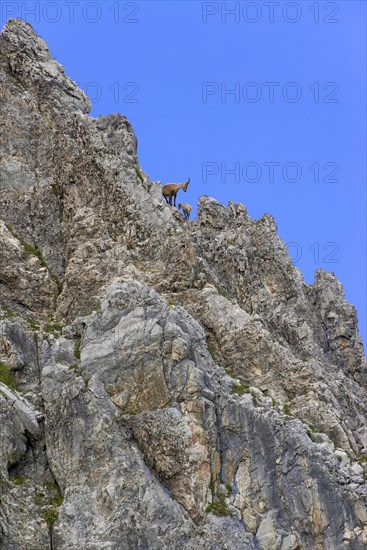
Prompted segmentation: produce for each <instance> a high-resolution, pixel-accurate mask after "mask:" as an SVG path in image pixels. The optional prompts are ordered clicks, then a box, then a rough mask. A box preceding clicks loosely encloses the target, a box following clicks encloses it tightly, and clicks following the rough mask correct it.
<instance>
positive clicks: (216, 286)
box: [213, 283, 229, 300]
mask: <svg viewBox="0 0 367 550" xmlns="http://www.w3.org/2000/svg"><path fill="white" fill-rule="evenodd" d="M213 286H214V287H215V288H216V290H217V292H218V294H220V295H221V296H223V297H224V298H226V299H227V300H229V295H228V293H227V292H226V291H225V290H224V289H223V288H222V287H220V286H219V285H216V284H215V283H213Z"/></svg>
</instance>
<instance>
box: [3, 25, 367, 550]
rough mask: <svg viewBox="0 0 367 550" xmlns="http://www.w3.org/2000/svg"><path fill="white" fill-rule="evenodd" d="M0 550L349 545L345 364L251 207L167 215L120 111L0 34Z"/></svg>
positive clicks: (359, 514)
mask: <svg viewBox="0 0 367 550" xmlns="http://www.w3.org/2000/svg"><path fill="white" fill-rule="evenodd" d="M0 100H1V101H0V115H1V120H2V128H1V133H2V135H1V138H2V139H1V140H0V242H1V259H2V261H1V263H0V417H1V418H0V421H1V422H0V426H1V427H0V430H1V432H0V435H1V448H0V476H1V478H0V497H1V500H0V546H1V548H4V549H5V550H23V549H24V548H27V549H29V550H40V549H42V550H43V549H45V550H48V549H50V550H51V549H52V548H53V549H57V550H77V549H78V550H79V549H80V548H83V549H86V550H97V549H100V548H109V549H111V550H112V549H116V550H124V549H126V550H132V549H147V550H155V549H157V550H158V549H159V550H164V549H167V550H172V549H180V548H182V547H184V548H187V549H189V550H200V549H202V550H204V549H205V550H209V549H210V550H214V549H228V550H237V549H238V550H243V549H246V550H247V549H248V550H255V548H261V549H264V550H270V549H272V548H274V550H278V549H281V550H299V549H300V548H302V549H305V550H314V549H318V550H321V549H324V548H327V549H334V548H340V549H341V548H349V549H351V550H362V548H364V547H365V545H366V540H367V534H366V533H367V514H366V508H365V502H366V488H365V476H366V456H367V428H366V426H367V422H366V419H367V400H366V361H365V358H364V354H363V347H362V342H361V339H360V337H359V334H358V325H357V315H356V311H355V309H354V308H353V307H352V306H351V305H350V304H348V303H347V302H346V301H345V299H344V294H343V288H342V285H341V283H340V282H339V281H337V279H336V278H335V276H334V275H333V274H332V273H325V272H324V271H318V272H317V273H316V276H315V282H314V284H312V285H308V284H306V283H305V282H304V280H303V278H302V275H301V274H300V272H299V270H298V269H297V268H295V267H294V266H293V265H292V262H291V259H290V257H289V254H288V251H287V248H286V246H285V244H284V243H283V242H282V241H281V239H280V238H279V236H278V235H277V227H276V221H275V220H274V218H273V217H272V216H271V215H270V214H264V216H263V217H262V218H261V219H260V220H252V219H251V218H250V217H249V216H248V214H247V211H246V208H245V207H244V206H243V205H241V204H237V203H234V202H230V203H229V205H228V206H227V207H225V206H224V205H222V204H220V203H219V202H218V201H216V200H214V199H213V198H210V197H207V196H204V197H201V198H200V199H199V203H198V204H199V209H198V216H197V218H196V219H195V220H194V221H192V222H185V221H184V220H183V218H182V216H181V215H180V214H179V212H178V211H177V210H176V209H175V208H174V207H171V206H169V205H167V204H166V203H165V201H164V200H163V199H162V196H161V184H160V182H152V181H150V179H149V176H148V175H147V174H145V173H144V171H143V170H142V168H141V167H140V165H139V162H138V157H137V139H136V137H135V134H134V132H133V129H132V127H131V125H130V123H129V122H128V120H127V119H126V117H124V116H123V115H121V114H113V115H109V116H102V117H99V118H98V119H94V118H92V117H90V116H89V115H88V112H89V110H90V103H89V100H88V99H87V98H86V96H85V95H84V93H83V92H82V91H81V90H79V89H78V87H77V86H76V84H75V83H74V82H72V81H71V80H70V79H69V78H68V77H67V75H65V72H64V70H63V68H62V67H61V65H59V64H58V63H57V62H56V61H55V60H54V59H53V58H52V56H51V54H50V52H49V50H48V47H47V45H46V44H45V42H44V41H43V40H42V39H41V38H40V37H38V36H37V34H36V33H35V32H34V31H33V29H32V27H31V26H30V25H29V24H28V23H25V22H23V21H21V20H10V21H9V22H8V23H7V25H6V26H5V28H4V30H3V32H2V34H1V35H0Z"/></svg>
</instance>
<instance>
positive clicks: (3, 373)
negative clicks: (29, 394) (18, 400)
mask: <svg viewBox="0 0 367 550" xmlns="http://www.w3.org/2000/svg"><path fill="white" fill-rule="evenodd" d="M0 382H2V383H3V384H5V386H8V388H10V389H11V390H16V389H17V379H16V377H15V376H14V374H13V373H12V372H11V371H10V369H9V367H7V366H6V365H5V364H4V363H1V362H0Z"/></svg>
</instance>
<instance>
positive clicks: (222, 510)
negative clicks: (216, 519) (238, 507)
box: [206, 501, 230, 516]
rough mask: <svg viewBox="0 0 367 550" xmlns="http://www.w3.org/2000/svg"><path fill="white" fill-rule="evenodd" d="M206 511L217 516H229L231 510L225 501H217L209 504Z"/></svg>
mask: <svg viewBox="0 0 367 550" xmlns="http://www.w3.org/2000/svg"><path fill="white" fill-rule="evenodd" d="M206 512H207V513H208V514H209V513H212V514H215V515H216V516H229V515H230V511H229V509H228V506H227V505H226V504H225V503H224V502H219V501H215V502H212V503H211V504H209V506H207V508H206Z"/></svg>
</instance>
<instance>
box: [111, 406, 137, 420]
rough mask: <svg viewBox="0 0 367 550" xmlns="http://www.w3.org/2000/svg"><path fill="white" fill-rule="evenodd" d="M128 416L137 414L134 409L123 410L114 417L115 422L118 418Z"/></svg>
mask: <svg viewBox="0 0 367 550" xmlns="http://www.w3.org/2000/svg"><path fill="white" fill-rule="evenodd" d="M128 414H138V411H135V410H134V409H125V410H123V411H121V412H120V413H119V414H118V415H117V416H116V420H120V418H122V417H123V416H126V415H128Z"/></svg>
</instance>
